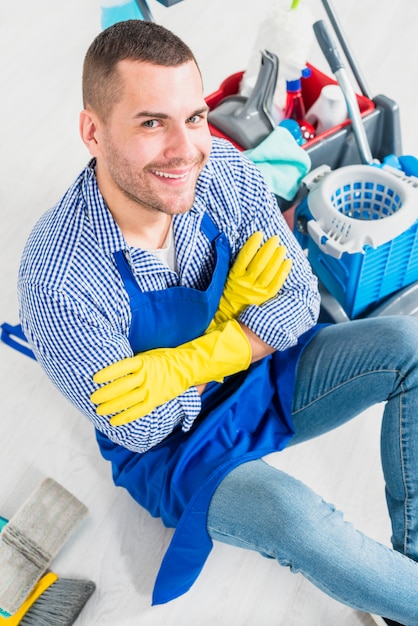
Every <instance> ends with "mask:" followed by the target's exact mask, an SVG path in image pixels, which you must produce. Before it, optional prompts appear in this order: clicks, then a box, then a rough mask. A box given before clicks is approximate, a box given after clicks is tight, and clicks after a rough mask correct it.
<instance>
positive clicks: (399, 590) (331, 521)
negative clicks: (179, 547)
mask: <svg viewBox="0 0 418 626" xmlns="http://www.w3.org/2000/svg"><path fill="white" fill-rule="evenodd" d="M208 531H209V534H210V536H211V537H212V539H214V540H218V541H222V542H224V543H228V544H230V545H234V546H238V547H241V548H246V549H249V550H255V551H257V552H259V553H260V554H262V555H263V556H265V557H270V558H274V559H277V561H278V562H279V563H280V565H283V566H288V567H289V568H290V569H291V571H292V572H294V573H297V572H300V573H302V574H303V575H304V576H305V577H306V578H307V579H308V580H310V581H311V582H312V583H313V584H314V585H316V586H317V587H318V588H319V589H321V590H322V591H324V592H325V593H326V594H328V595H329V596H331V597H333V598H335V599H337V600H339V601H340V602H343V603H344V604H347V605H349V606H351V607H353V608H356V609H360V610H362V611H366V612H369V613H375V614H378V615H385V616H387V617H390V618H392V619H394V620H396V621H399V622H400V623H402V624H405V625H406V626H413V625H415V626H416V624H418V563H415V562H414V561H412V560H411V559H409V558H407V557H405V556H403V555H402V554H400V553H399V552H396V551H394V550H391V549H390V548H388V547H386V546H383V545H382V544H380V543H378V542H376V541H373V540H372V539H369V538H368V537H366V536H365V535H363V534H362V533H360V532H359V531H357V530H356V529H355V528H354V527H353V526H352V525H351V524H349V523H348V522H345V521H344V519H343V516H342V514H341V513H340V512H339V511H337V510H335V508H334V507H333V506H332V505H331V504H328V503H326V502H324V501H323V500H322V498H320V496H318V495H316V494H315V493H314V492H313V491H312V490H311V489H310V488H309V487H307V486H306V485H304V484H303V483H302V482H301V481H299V480H296V479H295V478H293V477H292V476H289V475H288V474H286V473H284V472H282V471H280V470H278V469H276V468H274V467H272V466H270V465H268V464H267V463H265V462H264V461H262V460H258V461H251V462H249V463H244V464H243V465H241V466H239V467H237V468H236V469H234V470H233V471H232V472H230V474H228V476H226V477H225V478H224V480H223V481H222V482H221V483H220V485H219V486H218V488H217V489H216V491H215V493H214V495H213V498H212V501H211V504H210V507H209V512H208Z"/></svg>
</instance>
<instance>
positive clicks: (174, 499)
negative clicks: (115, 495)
mask: <svg viewBox="0 0 418 626" xmlns="http://www.w3.org/2000/svg"><path fill="white" fill-rule="evenodd" d="M201 230H202V231H203V233H204V234H205V235H206V237H207V238H208V240H209V241H210V242H211V245H212V246H213V248H214V252H215V267H214V271H213V275H212V279H211V282H210V284H209V286H208V287H207V289H206V290H205V291H199V290H197V289H191V288H185V287H181V286H178V287H170V288H168V289H164V290H160V291H152V292H142V291H141V290H140V288H139V286H138V284H137V282H136V280H135V277H134V275H133V273H132V271H131V269H130V266H129V264H128V262H127V260H126V258H125V256H124V253H123V252H117V253H115V260H116V264H117V267H118V270H119V272H120V274H121V277H122V279H123V282H124V285H125V288H126V290H127V293H128V295H129V299H130V308H131V314H132V321H131V327H130V332H129V341H130V343H131V346H132V350H133V352H134V353H138V352H143V351H144V350H149V349H152V348H158V347H176V346H177V345H180V344H182V343H185V342H186V341H190V340H192V339H194V338H196V337H198V336H200V335H202V334H203V333H204V331H205V330H206V328H207V327H208V325H209V323H210V321H211V320H212V319H213V316H214V314H215V312H216V309H217V307H218V304H219V300H220V297H221V295H222V292H223V289H224V285H225V281H226V277H227V274H228V272H229V266H230V247H229V242H228V240H227V237H226V236H225V234H224V233H220V232H219V231H218V229H217V227H216V226H215V224H214V223H213V222H212V220H211V219H210V218H209V216H208V215H207V214H204V216H203V219H202V224H201ZM319 328H320V326H315V327H314V328H312V329H311V330H310V331H308V332H306V333H305V334H304V335H302V336H301V337H300V338H299V342H298V344H297V345H296V346H294V347H293V348H290V349H288V350H286V351H283V352H279V351H278V352H275V353H273V354H272V355H271V356H268V357H266V358H264V359H262V360H261V361H258V362H257V363H255V364H253V365H251V366H250V368H249V369H248V370H247V371H246V372H242V373H239V374H236V375H234V376H230V377H229V378H227V379H226V380H225V381H224V383H223V384H219V383H210V384H208V385H207V386H206V390H205V392H204V393H203V395H202V408H201V412H200V413H199V415H198V417H197V418H196V420H195V422H194V424H193V426H192V428H191V429H190V431H188V432H183V431H182V430H181V427H180V426H179V427H178V428H176V429H175V430H174V431H173V432H172V433H171V434H170V435H169V436H168V437H166V438H165V439H164V440H163V441H162V442H160V443H159V444H158V445H156V446H154V447H153V448H151V449H150V450H148V451H147V452H145V453H144V454H139V453H136V452H131V451H130V450H127V449H126V448H124V447H122V446H120V445H118V444H115V443H113V442H112V441H110V439H108V438H107V437H106V436H105V435H103V434H102V433H100V432H99V431H96V437H97V441H98V444H99V447H100V451H101V453H102V455H103V457H104V458H105V459H107V460H109V461H110V462H111V464H112V474H113V479H114V482H115V484H116V485H119V486H122V487H125V488H126V489H127V490H128V492H129V493H130V494H131V496H132V497H133V498H134V499H135V500H136V501H137V502H138V503H139V504H140V505H142V506H143V507H144V508H146V509H147V510H148V511H149V512H150V513H151V515H153V516H155V517H161V518H162V521H163V522H164V524H165V525H166V526H169V527H174V528H176V530H175V532H174V535H173V538H172V540H171V543H170V546H169V547H168V550H167V552H166V554H165V556H164V559H163V561H162V564H161V567H160V570H159V573H158V576H157V580H156V582H155V586H154V592H153V604H161V603H164V602H168V601H169V600H172V599H174V598H176V597H178V596H180V595H181V594H183V593H185V592H186V591H187V590H188V589H189V588H190V587H191V585H192V584H193V583H194V581H195V580H196V578H197V577H198V575H199V573H200V571H201V569H202V567H203V565H204V563H205V561H206V559H207V557H208V555H209V553H210V551H211V549H212V540H211V539H210V537H209V535H208V532H207V528H206V518H207V511H208V507H209V504H210V500H211V498H212V495H213V493H214V491H215V489H216V487H217V486H218V485H219V483H220V482H221V481H222V479H223V478H224V477H225V476H226V475H227V474H228V473H229V472H230V471H231V470H232V469H234V468H235V467H237V466H238V465H240V464H241V463H245V462H247V461H250V460H253V459H258V458H260V457H262V456H265V455H266V454H269V453H271V452H274V451H279V450H282V449H283V448H284V447H285V446H286V444H287V442H288V441H289V439H290V438H291V437H292V435H293V428H292V421H291V410H292V398H293V387H294V378H295V373H296V365H297V361H298V359H299V356H300V354H301V352H302V350H303V348H304V346H305V345H306V344H307V343H308V341H309V340H310V338H311V337H313V335H314V334H315V333H316V332H317V330H318V329H319ZM1 330H2V336H1V339H2V340H3V341H5V342H6V343H9V345H11V346H12V347H14V348H16V349H17V350H19V351H21V352H23V353H24V354H27V355H28V356H31V357H33V358H35V357H34V355H33V353H32V351H31V350H30V348H29V347H28V346H27V344H25V340H26V338H25V336H24V334H23V332H22V330H21V327H20V325H17V326H10V325H9V324H3V325H2V328H1Z"/></svg>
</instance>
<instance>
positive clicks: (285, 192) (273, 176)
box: [244, 126, 311, 200]
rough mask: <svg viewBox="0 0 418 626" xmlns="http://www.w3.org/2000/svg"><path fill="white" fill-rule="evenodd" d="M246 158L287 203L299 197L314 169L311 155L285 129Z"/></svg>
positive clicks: (272, 189) (282, 128)
mask: <svg viewBox="0 0 418 626" xmlns="http://www.w3.org/2000/svg"><path fill="white" fill-rule="evenodd" d="M244 154H246V156H247V157H248V158H249V159H250V160H251V161H253V163H254V164H255V165H256V166H257V168H258V169H259V170H260V172H261V173H262V174H263V176H264V178H265V180H266V182H267V184H268V186H269V188H270V189H271V191H272V192H273V193H274V194H276V196H280V197H281V198H284V199H285V200H292V199H293V198H294V197H295V195H296V192H297V190H298V189H299V186H300V183H301V181H302V178H303V177H304V176H306V174H307V173H308V172H309V170H310V167H311V159H310V158H309V155H308V154H307V153H306V152H305V150H303V148H301V147H300V146H298V144H297V143H296V141H295V139H294V138H293V136H292V135H291V134H290V132H289V131H288V130H287V129H286V128H284V127H281V126H276V128H275V129H274V130H273V131H272V132H271V133H270V134H269V135H268V136H267V137H266V139H264V140H263V141H262V142H261V143H260V144H259V145H258V146H256V147H255V148H252V149H251V150H246V151H245V153H244Z"/></svg>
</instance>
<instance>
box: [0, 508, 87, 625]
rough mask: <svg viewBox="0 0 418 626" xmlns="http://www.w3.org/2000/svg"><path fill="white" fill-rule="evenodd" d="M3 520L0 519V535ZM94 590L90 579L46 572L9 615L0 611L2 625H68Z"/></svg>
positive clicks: (3, 523) (4, 523) (3, 524)
mask: <svg viewBox="0 0 418 626" xmlns="http://www.w3.org/2000/svg"><path fill="white" fill-rule="evenodd" d="M6 524H7V520H6V519H5V518H3V517H0V532H1V530H2V528H3V527H4V526H5V525H6ZM95 589H96V585H95V583H94V582H92V581H90V580H76V579H71V578H58V576H57V574H54V573H53V572H48V573H46V574H45V575H44V576H42V578H41V579H40V580H39V582H38V583H37V584H36V585H35V587H34V588H33V590H32V592H31V593H30V595H29V596H28V597H27V598H26V600H25V601H24V602H23V603H22V605H21V606H20V608H19V609H18V611H17V612H16V613H14V614H13V615H11V616H10V615H9V613H7V612H6V611H3V610H2V609H0V625H1V626H3V624H4V626H17V625H18V624H20V625H21V626H72V624H74V622H75V620H76V619H77V617H78V616H79V614H80V612H81V611H82V609H83V608H84V606H85V604H86V603H87V600H88V599H89V598H90V596H91V595H92V594H93V592H94V590H95Z"/></svg>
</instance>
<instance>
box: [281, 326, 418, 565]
mask: <svg viewBox="0 0 418 626" xmlns="http://www.w3.org/2000/svg"><path fill="white" fill-rule="evenodd" d="M417 346H418V319H417V318H415V317H407V316H403V317H382V318H375V319H368V320H362V321H357V322H350V323H348V324H337V325H335V326H330V327H327V328H325V329H323V330H322V331H321V332H320V333H318V335H317V336H316V337H314V339H313V340H312V342H311V343H310V344H309V345H308V346H307V348H306V349H305V351H304V353H303V354H302V357H301V359H300V361H299V365H298V370H297V376H296V385H295V393H294V401H293V414H292V417H293V422H294V426H295V430H296V435H295V437H294V439H293V440H292V441H291V443H290V445H295V444H297V443H300V442H302V441H305V440H307V439H310V438H312V437H315V436H317V435H319V434H322V433H324V432H327V431H328V430H331V429H333V428H335V427H337V426H339V425H340V424H343V423H345V422H346V421H348V420H349V419H351V418H353V417H354V416H355V415H357V414H358V413H359V412H361V411H363V410H365V409H366V408H368V407H370V406H372V405H373V404H375V403H379V402H386V404H385V409H384V414H383V421H382V430H381V459H382V467H383V473H384V477H385V481H386V497H387V503H388V508H389V513H390V517H391V520H392V531H393V534H392V543H393V546H394V547H395V549H396V550H398V551H400V552H403V553H404V554H407V555H408V556H410V557H411V558H413V559H415V560H417V561H418V350H417Z"/></svg>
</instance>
